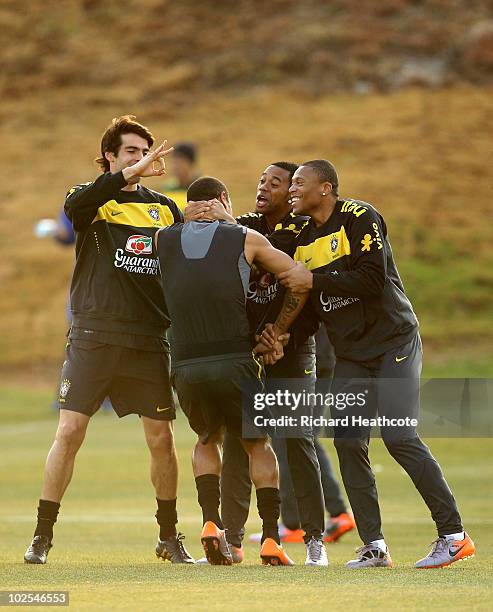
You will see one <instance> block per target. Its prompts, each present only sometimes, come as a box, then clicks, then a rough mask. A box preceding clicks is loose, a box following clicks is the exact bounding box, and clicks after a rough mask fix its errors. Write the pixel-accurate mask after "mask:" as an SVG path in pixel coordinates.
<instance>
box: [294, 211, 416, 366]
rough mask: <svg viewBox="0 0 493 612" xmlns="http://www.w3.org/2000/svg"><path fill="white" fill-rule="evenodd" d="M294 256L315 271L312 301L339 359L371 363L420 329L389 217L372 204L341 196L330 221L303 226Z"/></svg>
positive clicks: (406, 340) (311, 222)
mask: <svg viewBox="0 0 493 612" xmlns="http://www.w3.org/2000/svg"><path fill="white" fill-rule="evenodd" d="M294 259H295V261H300V262H302V263H303V264H304V265H305V266H306V267H307V268H308V270H310V271H311V272H313V290H312V296H311V297H312V303H313V305H314V307H315V309H316V312H317V314H318V316H319V317H320V319H321V320H322V321H323V322H324V323H325V326H326V328H327V333H328V336H329V338H330V341H331V342H332V344H333V345H334V348H335V352H336V356H337V357H339V358H345V359H350V360H353V361H367V360H369V359H373V358H375V357H378V356H380V355H382V354H383V353H385V352H386V351H388V350H389V349H391V348H395V347H398V346H400V345H402V344H405V343H406V342H408V341H409V340H410V339H411V338H412V337H413V335H414V334H415V333H416V330H417V328H418V321H417V319H416V315H415V314H414V312H413V309H412V306H411V303H410V301H409V299H408V298H407V296H406V294H405V293H404V287H403V284H402V281H401V279H400V277H399V273H398V272H397V268H396V265H395V262H394V259H393V256H392V249H391V247H390V242H389V239H388V236H387V227H386V225H385V221H384V219H383V217H382V216H381V215H380V214H379V213H378V211H377V210H376V209H375V208H374V207H373V206H372V205H371V204H368V203H366V202H361V201H359V200H351V199H349V200H338V201H337V202H336V205H335V209H334V211H333V213H332V214H331V216H330V217H329V219H328V220H327V221H326V223H324V224H323V225H321V226H319V227H316V226H315V224H314V223H313V221H312V220H311V221H310V222H309V223H308V224H307V225H306V226H305V227H304V228H303V229H302V231H301V233H300V235H299V237H298V241H297V247H296V251H295V254H294Z"/></svg>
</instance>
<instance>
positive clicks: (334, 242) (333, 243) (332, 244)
mask: <svg viewBox="0 0 493 612" xmlns="http://www.w3.org/2000/svg"><path fill="white" fill-rule="evenodd" d="M338 246H339V240H338V239H337V238H336V237H335V236H334V238H332V240H331V241H330V248H331V249H332V252H333V253H335V252H336V251H337V247H338Z"/></svg>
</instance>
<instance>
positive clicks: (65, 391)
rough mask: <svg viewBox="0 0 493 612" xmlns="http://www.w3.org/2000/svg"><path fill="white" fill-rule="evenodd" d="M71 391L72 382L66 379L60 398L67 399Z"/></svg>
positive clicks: (63, 382) (61, 388)
mask: <svg viewBox="0 0 493 612" xmlns="http://www.w3.org/2000/svg"><path fill="white" fill-rule="evenodd" d="M69 389H70V380H69V379H68V378H64V379H63V380H62V383H61V385H60V398H61V399H65V398H66V397H67V394H68V392H69Z"/></svg>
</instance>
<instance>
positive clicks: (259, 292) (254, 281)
mask: <svg viewBox="0 0 493 612" xmlns="http://www.w3.org/2000/svg"><path fill="white" fill-rule="evenodd" d="M236 221H237V222H238V223H239V224H240V225H243V226H245V227H248V228H249V229H253V230H256V231H257V232H259V233H260V234H262V235H263V236H266V237H267V238H268V239H269V241H270V242H271V244H272V245H273V246H274V247H275V248H276V249H279V250H280V251H283V252H284V253H287V254H288V255H290V256H291V257H293V255H294V252H295V249H296V244H297V239H298V236H299V235H300V232H301V230H302V228H303V227H304V226H305V225H306V224H307V223H308V221H309V217H305V216H302V215H295V214H294V213H292V212H290V213H288V214H287V215H286V216H285V217H284V218H283V219H281V221H280V222H279V223H278V224H277V225H276V226H275V227H274V228H271V227H269V224H268V223H267V220H266V218H265V216H264V215H263V214H261V213H257V212H250V213H246V214H244V215H240V216H239V217H236ZM284 295H285V289H284V287H283V286H282V285H281V284H280V283H279V282H278V281H277V279H276V277H275V275H274V274H271V273H270V272H266V271H265V270H262V269H261V268H258V267H257V266H255V265H252V269H251V274H250V281H249V284H248V291H247V313H248V320H249V322H250V326H251V328H252V332H257V333H260V332H261V331H262V329H263V328H264V326H265V324H266V323H273V322H274V321H275V320H276V318H277V315H278V314H279V312H280V310H281V308H282V304H283V300H284ZM318 327H319V322H318V319H317V318H316V316H315V315H314V313H313V309H312V307H311V305H310V304H308V305H307V306H305V308H304V309H303V310H302V311H301V313H300V314H299V316H298V317H297V318H296V320H295V321H294V323H293V325H292V326H291V330H290V341H289V347H288V348H292V349H295V348H296V347H297V346H299V345H301V344H303V343H304V342H305V341H306V340H307V339H308V338H309V337H310V336H312V335H313V334H314V333H315V332H316V331H317V329H318Z"/></svg>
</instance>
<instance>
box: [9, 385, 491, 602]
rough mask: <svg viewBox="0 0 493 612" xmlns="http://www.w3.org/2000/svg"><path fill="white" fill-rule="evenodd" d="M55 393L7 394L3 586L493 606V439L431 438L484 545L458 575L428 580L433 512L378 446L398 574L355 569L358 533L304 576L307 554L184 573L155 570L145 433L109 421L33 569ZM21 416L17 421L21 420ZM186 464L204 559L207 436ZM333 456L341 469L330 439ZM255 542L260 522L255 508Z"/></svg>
mask: <svg viewBox="0 0 493 612" xmlns="http://www.w3.org/2000/svg"><path fill="white" fill-rule="evenodd" d="M50 399H51V395H50V394H49V393H47V392H45V393H43V392H36V391H29V390H26V389H24V390H18V391H17V392H16V391H15V389H10V390H9V391H5V390H4V391H1V392H0V407H1V411H0V448H1V449H2V469H1V472H0V541H1V543H2V560H1V562H0V585H1V586H0V589H1V590H6V589H24V590H27V589H63V590H68V591H70V598H71V608H72V609H74V610H103V609H104V610H106V609H111V608H113V609H117V610H157V609H170V610H175V609H181V608H182V607H186V608H187V609H191V610H203V609H205V608H209V609H210V610H226V609H231V608H234V609H235V610H271V609H272V610H274V609H275V610H285V609H288V608H289V609H291V610H310V609H312V610H322V609H324V610H325V609H327V608H328V607H337V608H340V607H344V608H345V609H347V610H361V609H365V610H373V609H379V608H381V607H382V606H383V607H384V608H385V609H392V610H395V609H399V610H418V609H421V610H422V609H429V608H434V609H435V608H438V609H451V608H452V609H454V610H459V609H466V608H467V609H469V610H486V609H489V608H490V605H489V604H488V601H491V596H492V592H491V591H492V588H491V567H492V561H493V520H492V515H491V507H492V504H493V491H492V487H491V482H492V476H493V467H492V464H491V452H492V450H493V443H492V441H491V440H490V439H475V440H454V441H453V444H452V441H450V440H444V439H441V440H438V439H436V440H430V441H429V442H430V445H431V446H432V449H433V452H434V454H435V456H436V457H437V458H438V459H439V460H440V461H441V463H442V466H443V468H444V470H445V472H446V475H447V478H448V480H449V483H450V485H451V486H452V488H453V490H454V492H455V494H456V497H457V499H458V502H459V505H460V508H461V512H462V514H463V517H464V520H465V523H466V525H467V528H468V530H469V532H470V534H471V536H472V537H473V538H474V539H475V541H476V544H477V547H478V554H477V556H476V558H475V559H472V560H468V561H467V562H464V563H457V564H455V565H454V566H453V567H451V568H450V569H447V570H436V571H421V572H418V571H416V570H414V569H413V567H412V565H413V562H414V561H415V560H416V559H418V558H419V557H421V556H423V554H424V553H425V552H427V550H428V548H427V547H428V543H429V542H430V541H431V540H433V538H434V529H433V524H432V522H431V519H430V518H429V513H428V511H427V509H426V508H425V506H424V504H423V502H422V501H421V499H420V497H419V496H418V494H417V493H416V491H415V490H414V488H413V486H412V484H411V482H410V481H409V479H408V478H407V476H406V475H405V474H403V473H402V470H401V469H400V468H399V467H398V466H397V465H396V464H395V463H394V462H393V461H392V459H391V458H390V457H389V456H388V454H387V453H386V452H385V449H384V448H383V447H382V445H381V443H380V442H379V441H377V440H374V441H373V442H372V461H373V463H374V465H375V466H376V469H377V479H378V482H379V486H380V489H379V490H380V499H381V507H382V514H383V517H384V527H385V534H386V539H387V541H388V543H389V545H390V547H391V552H392V556H393V559H394V565H395V567H394V568H393V569H391V570H369V571H353V572H349V571H347V570H346V569H345V568H344V562H345V561H346V560H348V559H349V558H351V557H352V556H353V550H354V548H355V547H356V546H358V545H359V541H358V538H357V536H356V534H354V533H352V534H349V535H348V536H346V537H345V538H343V540H342V541H341V542H340V543H338V544H334V545H329V547H328V553H329V557H330V562H331V564H330V567H329V568H328V569H325V568H310V569H309V568H304V567H303V566H302V563H303V560H304V547H303V546H302V545H296V544H291V545H288V547H287V548H288V552H289V554H290V555H291V556H292V557H293V558H294V560H295V561H296V562H297V563H298V564H299V565H298V566H297V567H294V568H271V567H268V568H265V567H261V566H259V564H258V548H257V546H256V545H252V544H247V545H246V562H245V564H242V565H241V566H236V567H231V568H216V567H207V566H195V567H175V566H171V564H168V563H167V564H163V563H162V562H159V561H157V560H156V559H155V557H154V555H153V546H154V543H155V539H156V535H157V526H156V524H155V520H154V518H153V514H154V512H155V507H154V506H155V502H154V492H153V490H152V487H151V485H150V482H149V478H148V457H147V451H146V449H145V444H144V439H143V434H142V431H141V426H140V423H139V422H138V419H137V418H136V417H135V418H134V417H127V418H126V419H123V420H118V419H117V418H116V417H115V416H114V415H113V414H98V415H97V416H96V417H95V418H94V419H93V422H92V423H91V425H90V428H89V432H88V436H87V440H86V443H85V444H84V446H83V448H82V449H81V451H80V454H79V457H78V459H77V465H76V471H75V476H74V479H73V482H72V484H71V486H70V487H69V489H68V491H67V494H66V497H65V499H64V501H63V505H62V511H61V515H60V519H59V522H58V523H57V525H56V527H55V541H54V542H55V547H54V548H53V550H52V551H51V553H50V559H49V563H48V564H47V565H46V566H42V567H38V566H27V565H24V564H23V562H22V555H23V553H24V550H25V548H26V546H27V544H28V543H29V541H30V538H31V536H32V531H33V524H34V516H35V508H36V502H37V499H38V497H39V489H40V485H41V477H42V471H43V464H44V460H45V455H46V452H47V449H48V447H49V444H50V443H51V439H52V437H53V433H54V430H55V426H56V418H55V415H54V414H53V413H52V412H51V409H50V408H49V403H50ZM16 414H17V415H19V419H18V422H14V418H13V415H16ZM176 438H177V446H178V453H179V458H180V466H181V473H180V485H179V504H178V509H179V517H180V525H179V526H180V529H181V530H182V531H184V532H185V533H186V535H187V540H186V543H187V547H188V548H189V550H190V552H191V553H192V554H193V555H195V556H199V555H201V549H200V544H199V539H198V538H199V533H200V513H199V508H198V505H197V502H196V493H195V490H194V483H193V478H192V474H191V467H190V450H191V447H192V444H193V436H192V434H191V432H190V430H189V428H188V425H187V423H186V422H185V420H184V419H183V418H182V417H180V418H179V419H178V421H177V424H176ZM326 445H327V448H328V449H329V452H330V454H331V456H332V457H333V458H334V460H335V456H334V452H333V449H332V445H331V443H330V441H328V440H327V441H326ZM247 528H248V531H249V532H250V533H251V532H252V531H257V530H258V529H259V521H258V518H257V515H256V512H255V509H254V507H253V506H252V511H251V516H250V520H249V523H248V525H247Z"/></svg>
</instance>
